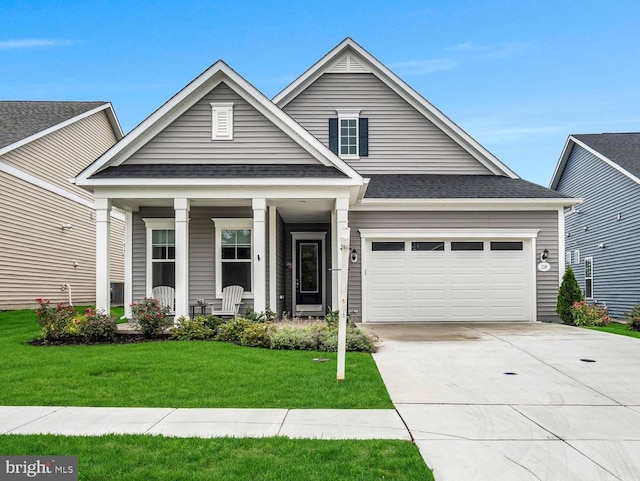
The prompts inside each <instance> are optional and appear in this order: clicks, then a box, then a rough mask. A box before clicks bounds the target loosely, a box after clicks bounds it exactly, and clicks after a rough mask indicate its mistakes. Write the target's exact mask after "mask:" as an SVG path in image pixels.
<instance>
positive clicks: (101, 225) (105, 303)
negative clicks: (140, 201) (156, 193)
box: [95, 199, 111, 313]
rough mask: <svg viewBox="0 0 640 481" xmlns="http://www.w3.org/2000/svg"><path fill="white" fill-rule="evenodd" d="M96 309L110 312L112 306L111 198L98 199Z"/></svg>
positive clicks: (96, 203) (96, 202)
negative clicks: (110, 253)
mask: <svg viewBox="0 0 640 481" xmlns="http://www.w3.org/2000/svg"><path fill="white" fill-rule="evenodd" d="M95 209H96V310H99V311H104V312H106V313H108V312H109V310H110V308H111V278H110V272H109V270H110V269H109V267H110V259H109V257H110V255H109V252H110V251H109V247H110V237H111V200H110V199H96V200H95Z"/></svg>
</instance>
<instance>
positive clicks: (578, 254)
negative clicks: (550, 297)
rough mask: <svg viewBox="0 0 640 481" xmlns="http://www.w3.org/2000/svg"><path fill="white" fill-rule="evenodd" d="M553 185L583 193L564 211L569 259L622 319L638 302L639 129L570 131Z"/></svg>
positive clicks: (590, 292) (589, 289) (585, 286)
mask: <svg viewBox="0 0 640 481" xmlns="http://www.w3.org/2000/svg"><path fill="white" fill-rule="evenodd" d="M551 188H553V189H557V190H558V191H560V192H562V193H564V194H567V195H569V196H572V197H581V198H584V202H583V203H582V204H580V205H578V206H576V207H574V208H573V209H571V210H567V213H566V221H565V227H566V239H565V246H566V247H565V249H566V250H565V254H564V257H565V262H566V263H567V264H570V265H571V266H572V268H573V270H574V271H575V273H576V278H577V279H578V283H579V284H580V286H581V288H582V290H583V293H584V296H585V298H586V299H588V300H591V301H594V302H598V303H602V304H605V305H606V306H607V307H608V308H609V313H610V314H611V315H612V316H613V317H616V318H622V317H623V314H624V312H626V311H629V310H630V309H631V308H632V307H633V306H635V305H636V304H640V280H639V274H640V258H639V257H638V256H637V255H636V251H635V249H636V247H638V232H639V231H640V214H638V213H637V212H636V206H637V205H638V204H640V133H620V134H584V135H571V136H570V137H569V139H568V140H567V143H566V145H565V147H564V150H563V151H562V155H561V156H560V160H559V161H558V166H557V167H556V171H555V173H554V176H553V179H552V181H551Z"/></svg>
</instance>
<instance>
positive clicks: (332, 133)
mask: <svg viewBox="0 0 640 481" xmlns="http://www.w3.org/2000/svg"><path fill="white" fill-rule="evenodd" d="M329 150H331V152H333V153H334V154H336V155H338V119H329Z"/></svg>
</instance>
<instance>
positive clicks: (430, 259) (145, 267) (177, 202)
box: [76, 39, 575, 322]
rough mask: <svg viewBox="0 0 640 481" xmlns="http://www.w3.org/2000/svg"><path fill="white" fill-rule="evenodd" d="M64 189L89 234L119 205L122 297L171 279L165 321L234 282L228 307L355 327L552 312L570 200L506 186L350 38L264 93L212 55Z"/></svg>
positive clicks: (486, 156) (535, 316) (512, 177)
mask: <svg viewBox="0 0 640 481" xmlns="http://www.w3.org/2000/svg"><path fill="white" fill-rule="evenodd" d="M76 183H77V185H79V186H82V187H85V188H87V189H88V190H91V191H92V192H93V193H94V194H95V197H96V208H97V209H98V224H97V230H98V233H99V238H104V239H107V238H108V235H107V234H108V232H109V228H110V227H109V212H110V210H111V208H112V207H114V206H117V207H118V208H120V209H123V210H124V211H125V212H126V213H127V214H126V224H127V229H128V234H127V239H126V243H127V249H126V252H127V258H126V259H125V263H126V267H125V272H126V274H125V275H126V280H125V283H126V289H125V295H126V297H127V299H128V300H137V299H141V298H143V297H144V296H148V295H150V293H151V290H152V288H153V287H154V286H158V285H169V286H171V287H175V311H176V315H181V314H188V313H189V306H190V305H191V304H193V303H194V302H196V300H198V299H205V301H206V302H207V303H209V302H213V301H215V300H217V299H220V298H221V296H222V290H223V288H224V287H225V286H228V285H240V286H242V287H243V288H244V298H243V306H242V309H245V308H246V307H248V306H252V307H253V308H254V309H255V310H256V311H262V310H264V309H266V308H270V309H271V310H273V311H275V312H277V313H278V314H280V313H282V312H290V313H292V314H302V315H305V316H306V315H322V314H324V313H325V312H326V310H327V309H329V308H336V307H338V304H339V302H338V301H339V299H340V298H342V297H344V295H347V298H348V311H349V313H350V314H351V315H352V316H353V317H354V318H355V319H357V320H362V321H366V322H401V321H440V322H442V321H445V322H446V321H488V320H491V321H507V322H509V321H534V320H551V319H555V318H556V313H555V304H556V296H557V289H558V285H559V279H560V277H561V275H562V270H563V269H564V264H563V262H562V261H561V259H560V255H559V252H564V232H563V223H564V215H563V210H564V208H565V207H568V206H571V205H573V204H574V203H575V202H574V200H573V199H570V198H568V197H566V196H564V195H562V194H559V193H557V192H554V191H551V190H548V189H546V188H544V187H541V186H538V185H535V184H532V183H529V182H527V181H524V180H522V179H520V178H519V177H518V176H517V175H516V174H515V173H514V172H512V171H511V170H510V169H509V168H508V167H507V166H506V165H504V164H503V163H502V162H500V161H499V160H498V159H496V158H495V157H494V156H493V155H492V154H491V153H489V152H488V151H487V150H486V149H485V148H483V147H482V146H481V145H479V144H478V143H477V142H476V141H475V140H473V139H472V138H471V137H470V136H469V135H468V134H466V133H465V132H464V131H463V130H462V129H460V128H459V127H458V126H457V125H456V124H454V123H453V122H452V121H451V120H449V119H448V118H447V117H446V116H445V115H443V114H442V112H440V111H439V110H437V109H436V108H435V107H434V106H433V105H431V104H430V103H429V102H427V101H426V100H425V99H424V98H423V97H422V96H420V95H419V94H418V93H417V92H416V91H414V90H413V89H412V88H411V87H409V86H408V85H407V84H406V83H405V82H404V81H402V80H401V79H400V78H398V77H397V76H396V75H395V74H394V73H393V72H391V71H390V70H389V69H388V68H387V67H385V66H384V65H383V64H382V63H380V62H379V61H378V60H377V59H375V58H374V57H373V56H372V55H371V54H369V53H368V52H367V51H365V50H364V49H363V48H362V47H360V46H359V45H358V44H356V43H355V42H354V41H353V40H351V39H346V40H344V41H343V42H341V43H340V44H339V45H338V46H337V47H335V48H334V49H333V50H331V51H330V52H329V53H328V54H327V55H325V56H324V57H323V58H321V59H320V60H319V61H318V62H317V63H315V64H314V65H313V66H312V67H311V68H310V69H309V70H307V71H306V72H304V73H303V74H302V75H301V76H300V77H298V78H297V80H295V81H294V82H293V83H292V84H291V85H289V86H288V87H286V88H285V89H284V90H283V91H282V92H280V93H279V94H278V95H277V96H276V97H275V98H274V99H272V100H269V99H268V98H266V97H265V96H264V95H263V94H262V93H260V92H259V91H258V90H257V89H256V88H255V87H253V86H252V85H251V84H250V83H249V82H247V81H246V80H245V79H244V78H242V77H241V76H240V75H238V74H237V73H236V72H235V71H234V70H232V69H231V68H230V67H229V66H228V65H226V64H225V63H224V62H222V61H218V62H216V63H215V64H214V65H212V66H211V67H210V68H209V69H208V70H206V71H205V72H204V73H202V74H201V75H200V76H199V77H197V78H196V79H195V80H193V81H192V82H191V83H190V84H189V85H187V86H186V87H185V88H184V89H182V90H181V91H180V92H178V93H177V94H176V95H175V96H173V97H172V98H171V99H170V100H168V101H167V103H165V104H164V105H163V106H161V107H160V108H159V109H158V110H157V111H155V112H154V113H153V114H151V115H150V116H149V117H148V118H147V119H146V120H145V121H144V122H142V123H141V124H140V125H139V126H138V127H136V128H135V129H134V130H133V131H132V132H131V133H129V134H128V135H127V136H125V137H124V138H123V139H122V140H121V141H120V142H118V143H117V144H116V145H115V146H114V147H112V148H111V149H110V150H109V151H107V152H106V153H105V154H104V155H103V156H102V157H100V158H99V159H98V160H97V161H96V162H94V163H93V164H92V165H91V166H89V167H88V168H87V169H85V170H84V171H82V172H81V173H80V174H79V175H78V176H77V178H76ZM347 244H348V246H347ZM108 248H109V246H108V244H107V243H105V244H103V245H99V249H102V251H103V252H105V253H106V252H107V251H108ZM346 249H348V254H349V256H348V257H346V256H343V255H341V252H345V250H346ZM545 251H546V252H547V253H548V260H547V262H548V263H549V264H550V269H549V270H544V271H541V270H538V262H539V260H540V256H541V255H542V253H543V252H545ZM105 257H106V256H105ZM343 259H344V260H343ZM345 269H348V282H345V281H343V280H342V277H343V276H341V275H340V274H341V273H345ZM108 272H109V269H108V260H104V261H102V262H101V263H99V265H98V283H97V284H98V292H97V295H98V305H99V306H101V307H107V305H108V296H107V286H108V285H109V279H108ZM347 285H348V287H347ZM347 289H348V290H347Z"/></svg>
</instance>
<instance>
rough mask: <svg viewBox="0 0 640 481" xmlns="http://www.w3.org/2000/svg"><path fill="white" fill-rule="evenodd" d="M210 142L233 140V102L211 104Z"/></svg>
mask: <svg viewBox="0 0 640 481" xmlns="http://www.w3.org/2000/svg"><path fill="white" fill-rule="evenodd" d="M211 140H233V102H212V103H211Z"/></svg>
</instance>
